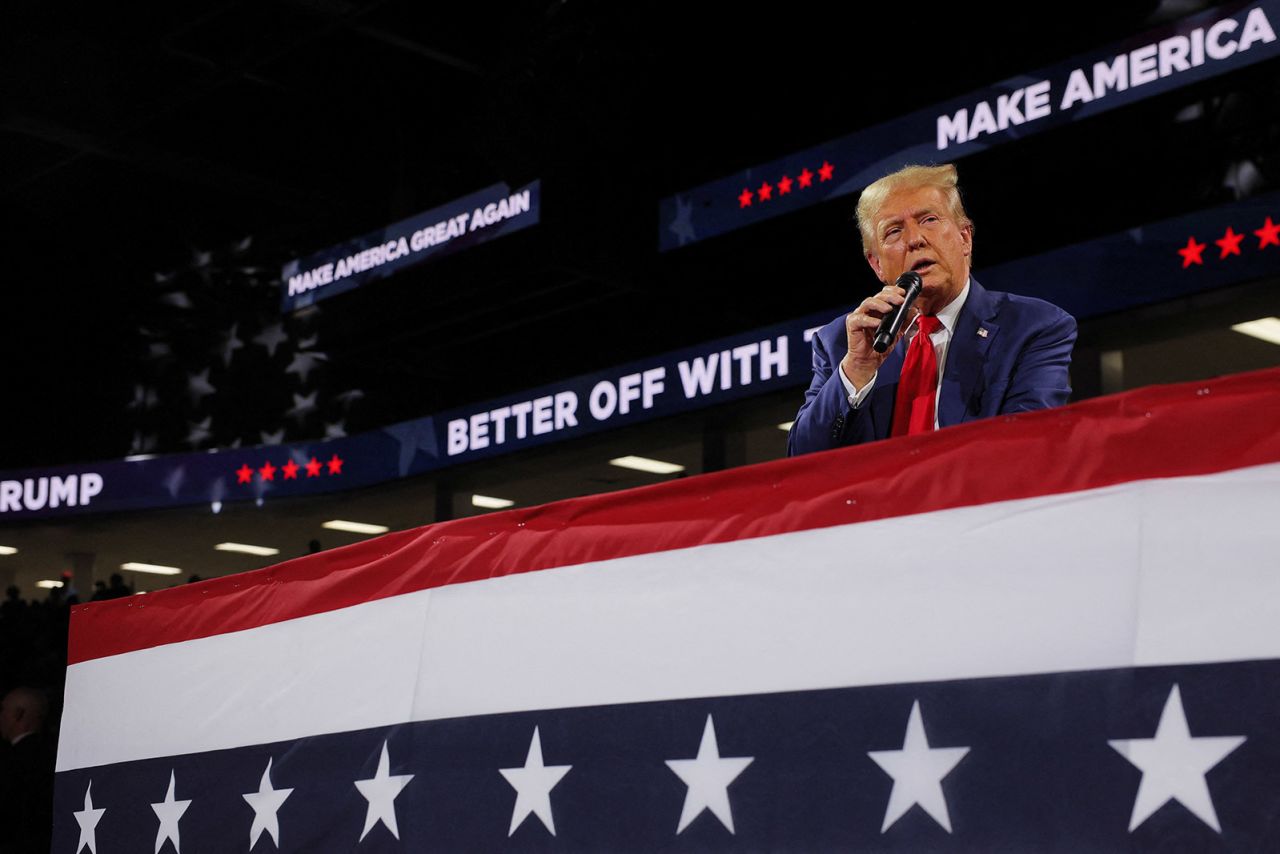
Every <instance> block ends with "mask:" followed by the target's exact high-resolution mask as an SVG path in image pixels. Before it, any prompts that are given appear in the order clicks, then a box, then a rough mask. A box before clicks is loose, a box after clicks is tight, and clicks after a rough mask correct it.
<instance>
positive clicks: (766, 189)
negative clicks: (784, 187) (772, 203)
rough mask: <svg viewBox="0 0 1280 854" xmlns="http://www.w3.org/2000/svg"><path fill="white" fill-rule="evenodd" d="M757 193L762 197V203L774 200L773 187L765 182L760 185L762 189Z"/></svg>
mask: <svg viewBox="0 0 1280 854" xmlns="http://www.w3.org/2000/svg"><path fill="white" fill-rule="evenodd" d="M756 193H757V194H758V195H759V196H760V201H762V202H767V201H769V200H770V199H772V198H773V185H772V184H770V183H769V182H768V181H765V182H764V183H763V184H761V185H760V189H759V190H757V191H756Z"/></svg>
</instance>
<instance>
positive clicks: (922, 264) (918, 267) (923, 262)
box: [911, 258, 937, 273]
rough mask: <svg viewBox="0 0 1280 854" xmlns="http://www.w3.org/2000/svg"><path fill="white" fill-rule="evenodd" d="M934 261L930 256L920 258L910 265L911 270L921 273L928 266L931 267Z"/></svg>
mask: <svg viewBox="0 0 1280 854" xmlns="http://www.w3.org/2000/svg"><path fill="white" fill-rule="evenodd" d="M935 263H937V262H936V261H934V260H933V259H932V258H921V259H920V260H919V261H917V262H916V263H914V264H912V265H911V269H912V271H913V272H916V273H923V272H925V271H926V270H928V269H929V268H930V267H932V266H933V265H934V264H935Z"/></svg>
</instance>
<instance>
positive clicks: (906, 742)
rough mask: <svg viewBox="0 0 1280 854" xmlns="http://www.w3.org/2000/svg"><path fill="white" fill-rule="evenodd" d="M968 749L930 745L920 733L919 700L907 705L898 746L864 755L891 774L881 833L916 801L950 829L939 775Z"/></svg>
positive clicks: (962, 756) (941, 776) (949, 770)
mask: <svg viewBox="0 0 1280 854" xmlns="http://www.w3.org/2000/svg"><path fill="white" fill-rule="evenodd" d="M968 752H969V748H967V747H930V746H929V740H928V739H927V738H926V737H925V734H924V718H923V717H922V716H921V714H920V701H919V700H916V701H915V702H914V703H913V704H912V706H911V716H910V717H909V718H908V719H907V733H906V735H905V736H904V737H903V740H902V749H901V750H871V751H868V752H867V755H868V756H870V757H871V758H872V760H874V761H875V763H876V764H877V765H879V766H880V767H881V768H882V769H883V770H884V771H885V772H886V773H887V774H888V775H889V776H890V777H892V778H893V791H892V792H891V793H890V794H889V806H888V807H886V808H885V811H884V824H883V825H882V826H881V827H880V832H881V833H884V832H885V831H886V830H888V829H889V828H890V827H891V826H892V825H893V823H894V822H895V821H897V820H898V819H900V818H902V816H903V815H905V814H906V812H907V810H909V809H911V807H913V806H914V805H916V804H919V805H920V806H921V807H922V808H923V809H924V811H925V812H927V813H928V814H929V816H930V817H931V818H932V819H933V820H934V821H936V822H937V823H938V824H940V825H942V827H943V829H944V830H946V831H947V833H950V832H951V816H950V814H949V813H948V812H947V799H946V797H945V796H943V794H942V778H943V777H945V776H947V775H948V774H950V773H951V769H952V768H955V767H956V764H957V763H958V762H959V761H960V760H961V759H963V758H964V756H965V754H966V753H968Z"/></svg>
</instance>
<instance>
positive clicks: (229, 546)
mask: <svg viewBox="0 0 1280 854" xmlns="http://www.w3.org/2000/svg"><path fill="white" fill-rule="evenodd" d="M214 548H215V549H217V550H218V551H220V552H240V553H241V554H246V555H258V556H259V557H268V556H270V555H278V554H280V550H279V549H273V548H271V547H270V546H251V545H248V544H247V543H218V544H217V545H216V546H214Z"/></svg>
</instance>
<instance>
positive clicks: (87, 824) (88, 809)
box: [72, 780, 106, 854]
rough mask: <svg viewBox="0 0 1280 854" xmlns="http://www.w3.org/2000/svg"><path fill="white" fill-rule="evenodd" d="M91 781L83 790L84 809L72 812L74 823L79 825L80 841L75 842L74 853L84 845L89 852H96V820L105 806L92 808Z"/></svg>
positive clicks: (94, 853) (78, 853)
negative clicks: (74, 818)
mask: <svg viewBox="0 0 1280 854" xmlns="http://www.w3.org/2000/svg"><path fill="white" fill-rule="evenodd" d="M92 792H93V781H92V780H90V781H89V785H88V787H86V788H85V790H84V809H83V810H80V811H78V812H73V813H72V815H74V816H75V817H76V824H78V825H80V841H79V842H77V843H76V854H80V851H81V849H83V848H85V847H86V846H87V847H88V848H89V854H98V831H97V829H96V828H97V827H98V822H100V821H102V816H103V814H104V813H105V812H106V809H105V808H101V807H100V808H98V809H94V808H93V794H92Z"/></svg>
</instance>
